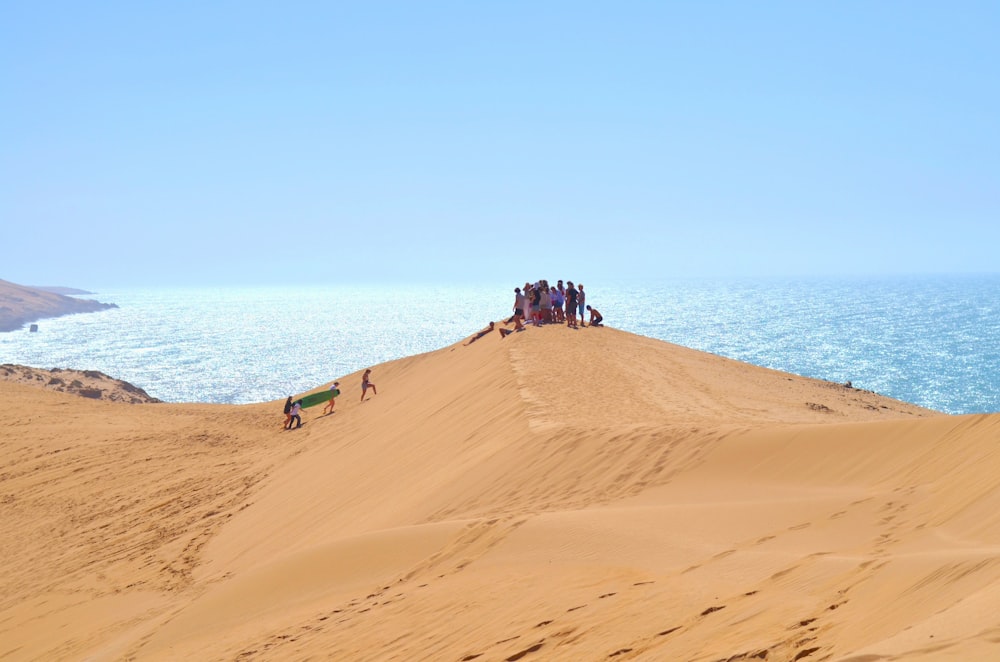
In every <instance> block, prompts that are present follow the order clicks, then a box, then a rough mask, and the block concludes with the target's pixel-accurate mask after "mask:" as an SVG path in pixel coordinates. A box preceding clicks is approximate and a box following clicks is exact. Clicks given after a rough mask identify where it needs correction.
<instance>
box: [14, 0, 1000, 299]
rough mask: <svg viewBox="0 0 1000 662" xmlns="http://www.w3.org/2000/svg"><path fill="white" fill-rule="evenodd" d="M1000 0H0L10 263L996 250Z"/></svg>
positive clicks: (314, 272)
mask: <svg viewBox="0 0 1000 662" xmlns="http://www.w3.org/2000/svg"><path fill="white" fill-rule="evenodd" d="M997 35H1000V3H997V2H993V1H989V2H971V1H969V2H965V1H963V2H957V3H945V2H918V1H906V2H902V1H900V2H881V1H871V0H865V1H854V2H851V1H840V0H838V1H836V2H834V1H832V0H831V1H829V2H804V1H795V2H748V1H741V2H694V1H691V2H627V1H622V2H601V3H597V2H581V1H580V0H575V1H572V2H546V1H544V0H543V1H539V0H534V1H532V2H527V1H525V2H507V1H505V2H499V1H498V2H486V1H484V2H470V1H462V2H435V1H433V0H429V1H426V2H352V3H342V2H296V1H291V2H273V3H264V2H250V1H245V0H240V1H239V2H236V1H231V2H210V1H208V2H205V1H197V2H163V3H151V2H132V1H129V2H124V1H123V2H99V1H98V2H62V1H54V2H35V1H24V2H21V1H17V0H2V2H0V98H2V100H3V101H2V103H0V251H2V252H0V255H2V257H0V278H2V279H6V280H11V281H14V282H18V283H23V284H29V285H56V284H58V285H71V286H78V287H85V288H99V287H101V286H128V285H185V284H191V285H215V284H270V285H275V284H286V283H300V282H310V283H321V282H345V281H356V280H400V279H407V280H415V281H442V280H446V281H460V282H461V281H467V282H480V281H486V280H491V281H496V280H501V281H503V280H508V281H510V282H511V283H518V282H523V281H524V280H525V279H526V278H536V277H547V278H567V277H568V278H571V279H575V280H584V281H585V282H592V281H595V280H600V279H612V278H614V279H616V280H620V279H622V278H629V279H632V278H634V279H648V278H662V277H666V278H670V277H676V276H689V275H693V276H743V275H775V276H780V275H810V274H815V275H827V274H836V275H843V274H884V273H936V272H944V273H952V272H993V271H996V270H997V258H996V257H995V254H996V252H997V246H998V244H1000V214H998V211H1000V123H998V118H1000V82H998V78H997V63H998V62H1000V39H998V38H997Z"/></svg>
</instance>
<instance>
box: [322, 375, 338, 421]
mask: <svg viewBox="0 0 1000 662" xmlns="http://www.w3.org/2000/svg"><path fill="white" fill-rule="evenodd" d="M338 395H340V382H334V383H333V386H331V387H330V402H328V403H326V406H325V407H323V413H324V414H325V413H326V410H327V409H329V410H330V413H331V414H332V413H333V407H334V405H336V404H337V396H338Z"/></svg>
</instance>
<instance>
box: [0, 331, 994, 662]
mask: <svg viewBox="0 0 1000 662" xmlns="http://www.w3.org/2000/svg"><path fill="white" fill-rule="evenodd" d="M338 380H339V381H340V382H341V390H342V391H343V395H342V396H341V398H339V399H338V401H337V407H336V413H335V414H332V415H328V416H319V415H318V414H319V411H318V410H319V409H320V408H318V407H317V408H315V409H309V410H306V412H305V415H304V417H303V418H304V421H305V423H306V424H305V426H304V427H303V428H302V429H301V430H295V431H283V430H282V429H281V421H282V418H283V417H282V415H281V413H280V409H281V404H282V403H281V402H272V403H264V404H258V405H244V406H223V405H193V404H160V405H157V406H155V407H129V406H126V405H122V404H119V403H112V402H101V401H88V400H84V399H80V398H73V397H70V396H68V395H66V394H63V393H55V392H49V391H41V390H38V389H34V388H31V387H29V386H27V385H24V384H17V383H6V382H0V402H2V403H3V407H4V409H5V414H6V418H7V420H8V421H10V422H11V423H10V424H9V425H8V426H6V427H5V428H4V429H3V430H4V431H3V433H2V434H0V443H2V445H3V446H2V450H3V458H4V459H3V460H2V466H0V477H2V481H0V508H2V512H3V515H4V522H5V523H8V527H7V529H8V532H9V535H8V536H5V537H4V539H3V542H0V552H2V554H3V556H2V558H3V559H4V560H3V561H2V572H0V588H2V592H0V596H3V597H2V598H0V641H2V642H3V644H2V645H0V657H2V658H4V659H15V660H17V659H24V660H28V659H39V658H47V659H84V658H86V659H93V660H115V659H143V660H146V659H149V660H170V659H178V658H181V657H190V658H192V659H219V660H222V659H227V660H229V659H305V658H309V657H316V658H321V659H351V660H393V659H397V660H414V659H435V660H465V661H470V660H477V659H480V660H526V661H529V662H530V660H535V659H537V660H551V659H558V660H636V659H642V660H664V659H678V660H710V661H713V660H754V659H762V660H763V659H766V660H771V661H773V660H813V659H815V660H821V659H825V660H852V659H853V660H855V661H858V660H878V659H894V658H898V657H899V656H905V657H906V659H927V660H930V659H941V658H942V657H943V656H946V657H949V658H950V659H989V655H990V654H991V653H992V652H993V651H994V650H995V646H996V643H995V642H996V641H997V638H998V637H1000V624H998V623H997V622H996V621H997V619H996V618H995V617H994V616H993V615H992V610H991V609H989V608H988V606H989V605H991V604H993V603H995V601H996V598H997V597H998V593H1000V584H998V579H1000V561H998V559H1000V557H998V556H997V554H996V552H997V550H998V549H1000V533H998V532H1000V528H998V526H997V525H998V524H1000V522H998V518H1000V515H998V514H997V513H1000V490H998V488H1000V480H998V479H996V478H995V476H998V475H1000V471H998V470H1000V454H998V453H996V452H995V450H994V446H995V439H996V438H997V437H998V435H1000V417H997V416H994V415H989V416H962V417H955V416H946V415H942V414H937V413H935V412H930V411H928V410H925V409H921V408H919V407H915V406H912V405H908V404H905V403H901V402H897V401H893V400H891V399H888V398H884V397H881V396H879V395H876V394H873V393H869V392H865V391H860V390H857V389H851V388H847V387H844V386H841V385H838V384H831V383H828V382H822V381H818V380H812V379H806V378H802V377H797V376H793V375H788V374H784V373H780V372H776V371H772V370H767V369H763V368H758V367H754V366H749V365H746V364H742V363H739V362H736V361H731V360H727V359H723V358H720V357H717V356H712V355H708V354H704V353H701V352H696V351H693V350H689V349H685V348H682V347H678V346H674V345H670V344H668V343H663V342H660V341H656V340H650V339H647V338H642V337H639V336H635V335H632V334H628V333H625V332H621V331H617V330H615V329H611V328H602V329H580V330H578V331H573V330H570V329H566V328H564V327H561V326H552V327H543V328H541V329H535V328H532V329H529V330H528V331H526V332H524V333H518V334H514V335H511V336H508V337H506V338H503V339H501V338H500V336H499V334H490V335H488V336H485V337H483V338H481V339H479V340H478V341H477V342H475V343H472V344H468V345H465V344H463V343H456V344H455V345H452V346H450V347H445V348H442V349H440V350H437V351H435V352H430V353H427V354H422V355H418V356H414V357H409V358H406V359H402V360H399V361H392V362H389V363H386V364H383V365H380V366H376V367H375V368H374V370H373V381H374V382H375V383H376V384H377V386H378V394H377V395H371V394H369V396H368V397H367V399H366V400H365V401H363V402H361V401H359V398H360V373H356V374H352V375H347V376H343V377H338ZM317 388H324V386H322V385H317Z"/></svg>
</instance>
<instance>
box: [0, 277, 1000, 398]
mask: <svg viewBox="0 0 1000 662" xmlns="http://www.w3.org/2000/svg"><path fill="white" fill-rule="evenodd" d="M550 281H551V282H554V279H550ZM522 284H523V283H519V282H517V281H516V280H515V281H512V282H510V283H505V284H492V285H490V284H487V285H468V284H462V285H397V286H387V285H379V286H374V285H366V286H356V285H350V286H348V285H337V286H327V287H319V286H316V287H307V288H301V287H298V288H293V287H282V288H222V289H220V288H185V289H165V288H164V289H109V290H103V291H100V292H98V293H97V294H95V295H92V296H90V297H89V298H95V299H97V300H99V301H102V302H107V303H116V304H118V306H119V308H117V309H111V310H106V311H101V312H96V313H84V314H78V315H69V316H65V317H59V318H53V319H44V320H40V321H39V322H38V324H39V331H38V332H37V333H29V332H28V331H27V329H25V330H21V331H14V332H9V333H0V363H16V364H21V365H29V366H34V367H39V368H54V367H59V368H73V369H79V370H99V371H101V372H104V373H106V374H108V375H110V376H112V377H115V378H118V379H123V380H125V381H128V382H130V383H132V384H134V385H136V386H139V387H141V388H143V389H145V390H146V391H147V392H148V393H149V394H150V395H152V396H154V397H157V398H160V399H161V400H165V401H167V402H206V403H228V404H246V403H252V402H264V401H271V400H279V399H284V398H285V396H287V395H296V394H300V393H303V392H305V391H307V390H309V389H312V388H315V387H316V386H318V385H320V384H323V383H326V382H329V381H332V380H333V379H336V378H338V377H341V376H343V375H345V374H348V373H350V372H353V371H355V370H359V369H362V368H365V367H370V366H374V365H377V364H378V363H382V362H384V361H388V360H391V359H396V358H401V357H405V356H410V355H413V354H418V353H422V352H427V351H431V350H434V349H438V348H441V347H444V346H446V345H450V344H452V343H455V342H457V341H459V340H462V339H463V338H466V337H468V336H470V335H472V334H473V333H475V332H476V331H478V330H479V329H481V328H483V327H484V326H485V325H486V324H487V323H488V322H489V321H490V320H500V319H505V318H506V317H507V316H508V315H509V314H510V309H511V306H512V304H513V288H514V287H515V286H518V285H522ZM585 289H586V291H587V296H588V299H587V301H588V303H591V304H593V305H594V307H596V308H598V309H599V310H600V311H601V313H602V314H603V315H604V318H605V323H606V325H608V326H612V327H616V328H619V329H623V330H626V331H631V332H633V333H637V334H640V335H643V336H648V337H651V338H657V339H660V340H665V341H668V342H672V343H676V344H679V345H684V346H686V347H691V348H694V349H699V350H703V351H706V352H711V353H713V354H719V355H721V356H726V357H729V358H733V359H738V360H741V361H746V362H748V363H753V364H756V365H760V366H765V367H768V368H774V369H777V370H781V371H785V372H790V373H795V374H799V375H804V376H808V377H815V378H818V379H825V380H829V381H833V382H839V383H844V382H847V381H850V382H852V384H853V385H854V386H855V387H857V388H863V389H867V390H871V391H875V392H877V393H881V394H883V395H887V396H890V397H893V398H897V399H899V400H904V401H907V402H911V403H914V404H918V405H921V406H924V407H928V408H931V409H935V410H938V411H941V412H946V413H952V414H968V413H985V412H997V411H1000V275H981V276H922V277H916V276H914V277H893V278H888V277H886V278H853V279H852V278H843V279H830V278H825V279H823V278H811V279H742V280H735V279H730V280H676V281H660V282H645V283H597V284H594V283H591V284H588V285H587V286H586V288H585ZM556 365H558V364H556ZM637 388H641V385H637Z"/></svg>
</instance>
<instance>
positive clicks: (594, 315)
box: [587, 306, 604, 326]
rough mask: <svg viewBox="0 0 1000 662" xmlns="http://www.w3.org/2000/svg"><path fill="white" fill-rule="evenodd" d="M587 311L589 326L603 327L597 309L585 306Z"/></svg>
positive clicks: (602, 319) (601, 318)
mask: <svg viewBox="0 0 1000 662" xmlns="http://www.w3.org/2000/svg"><path fill="white" fill-rule="evenodd" d="M587 310H589V311H590V326H604V325H603V324H601V322H602V321H604V318H603V317H601V313H600V311H598V310H597V308H592V307H591V306H587Z"/></svg>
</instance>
